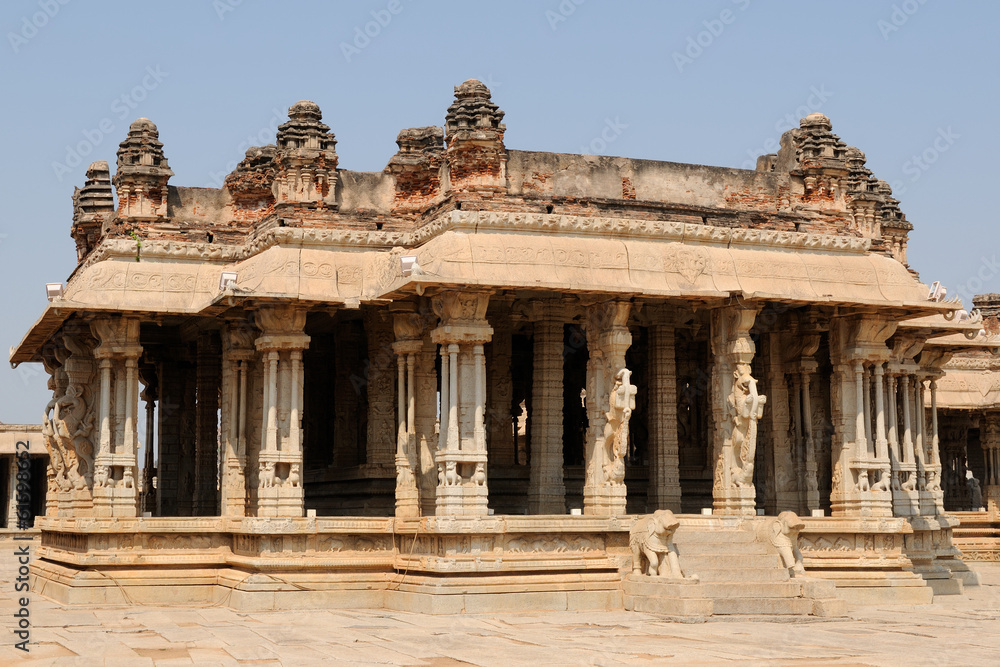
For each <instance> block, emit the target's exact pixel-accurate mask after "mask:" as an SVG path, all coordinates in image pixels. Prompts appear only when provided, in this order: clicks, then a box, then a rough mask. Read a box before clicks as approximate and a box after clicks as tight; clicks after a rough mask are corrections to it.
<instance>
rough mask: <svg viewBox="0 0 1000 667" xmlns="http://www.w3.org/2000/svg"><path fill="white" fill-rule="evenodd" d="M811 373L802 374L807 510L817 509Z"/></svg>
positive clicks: (816, 464) (817, 480)
mask: <svg viewBox="0 0 1000 667" xmlns="http://www.w3.org/2000/svg"><path fill="white" fill-rule="evenodd" d="M810 379H811V373H810V372H809V371H803V372H802V413H803V415H804V422H805V446H806V447H805V449H806V474H805V486H806V507H807V508H808V509H809V510H815V509H819V508H820V505H819V466H818V463H817V461H816V439H815V437H814V435H813V426H812V414H813V412H812V410H813V408H812V395H811V393H812V392H811V389H810V384H811V383H810Z"/></svg>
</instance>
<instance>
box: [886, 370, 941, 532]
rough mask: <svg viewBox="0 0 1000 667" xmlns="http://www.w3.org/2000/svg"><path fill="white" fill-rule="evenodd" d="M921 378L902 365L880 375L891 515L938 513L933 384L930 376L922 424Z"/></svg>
mask: <svg viewBox="0 0 1000 667" xmlns="http://www.w3.org/2000/svg"><path fill="white" fill-rule="evenodd" d="M925 381H926V380H925V378H923V377H921V376H919V375H918V374H917V373H915V372H913V371H911V370H909V369H906V368H905V367H899V368H894V369H893V370H892V372H890V373H888V374H886V375H885V378H884V382H885V385H886V400H885V408H886V411H887V412H888V414H889V424H888V443H889V447H888V450H889V459H890V466H891V476H890V489H891V492H892V501H893V513H894V514H895V515H896V516H915V515H929V516H933V515H936V514H942V513H943V512H944V494H943V492H942V490H941V455H940V450H939V447H940V441H939V437H938V420H937V383H936V381H935V380H934V379H930V387H929V388H930V399H931V400H930V403H931V410H930V412H931V415H930V417H931V418H930V424H928V420H927V409H926V407H925V406H926V402H927V387H926V386H925ZM897 415H898V416H897Z"/></svg>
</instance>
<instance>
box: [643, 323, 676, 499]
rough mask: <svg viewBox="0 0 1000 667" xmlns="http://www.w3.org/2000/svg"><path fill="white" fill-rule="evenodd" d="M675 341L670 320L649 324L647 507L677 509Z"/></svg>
mask: <svg viewBox="0 0 1000 667" xmlns="http://www.w3.org/2000/svg"><path fill="white" fill-rule="evenodd" d="M675 343H676V336H675V330H674V326H673V324H654V325H653V326H651V327H650V328H649V352H650V359H649V366H650V382H649V390H650V396H649V406H650V410H649V448H650V471H649V501H648V505H649V507H648V510H649V511H654V510H658V509H668V510H671V511H673V512H680V511H681V480H680V445H679V443H678V439H677V359H676V347H675Z"/></svg>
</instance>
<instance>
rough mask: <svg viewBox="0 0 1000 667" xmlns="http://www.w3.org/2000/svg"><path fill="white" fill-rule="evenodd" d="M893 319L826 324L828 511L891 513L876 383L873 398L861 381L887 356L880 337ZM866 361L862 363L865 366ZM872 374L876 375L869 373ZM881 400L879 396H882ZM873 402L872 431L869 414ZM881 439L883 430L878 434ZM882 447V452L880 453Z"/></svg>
mask: <svg viewBox="0 0 1000 667" xmlns="http://www.w3.org/2000/svg"><path fill="white" fill-rule="evenodd" d="M895 330H896V323H895V322H894V321H892V320H891V319H889V318H885V317H880V316H877V315H854V316H849V317H843V318H837V319H835V320H834V322H833V323H832V324H831V328H830V356H831V361H832V362H833V384H832V386H831V392H832V393H831V414H832V417H833V425H834V436H833V451H832V458H833V460H832V464H833V480H832V481H833V484H832V490H831V494H830V496H831V497H830V500H831V509H832V513H833V515H834V516H891V515H892V494H891V472H890V463H889V459H888V451H887V447H886V445H885V444H883V445H881V446H880V444H879V433H878V414H879V413H882V415H883V422H882V424H883V432H884V406H883V407H879V406H878V405H877V404H878V402H879V389H878V387H877V386H876V392H875V393H876V396H875V403H876V405H873V404H872V402H871V400H872V397H871V390H870V387H869V384H868V383H867V382H866V380H865V377H866V372H869V371H868V370H867V368H876V367H880V366H881V364H883V363H884V362H885V361H886V360H887V359H888V357H889V349H888V348H887V347H886V344H885V341H886V340H887V339H888V338H889V337H890V336H891V335H892V334H893V333H894V332H895ZM866 367H867V368H866ZM872 376H874V377H876V378H877V379H878V378H879V377H880V376H878V375H876V374H875V373H872ZM883 400H884V399H883ZM873 408H875V410H874V412H875V414H876V416H875V422H876V423H875V432H874V433H872V429H871V421H872V419H871V414H872V411H873V410H872V409H873ZM882 440H883V441H884V440H885V438H884V435H883V436H882ZM883 452H884V454H885V456H884V457H882V456H880V454H882V453H883Z"/></svg>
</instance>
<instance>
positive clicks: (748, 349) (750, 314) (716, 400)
mask: <svg viewBox="0 0 1000 667" xmlns="http://www.w3.org/2000/svg"><path fill="white" fill-rule="evenodd" d="M757 312H758V310H756V309H751V308H739V307H727V308H721V309H718V310H715V311H713V312H712V353H713V354H714V355H715V364H714V365H713V367H712V416H713V421H714V424H715V429H714V430H715V438H714V444H715V447H714V450H715V475H714V482H713V486H712V493H713V496H714V509H715V512H716V513H718V514H734V515H754V514H756V489H755V488H754V483H753V468H754V462H755V459H756V450H757V422H758V420H759V419H760V418H761V416H762V415H763V412H764V404H765V402H766V400H767V398H766V397H765V396H761V395H759V394H758V392H757V381H756V379H754V378H753V377H752V376H751V374H750V364H751V362H752V361H753V357H754V354H755V352H756V347H755V345H754V342H753V339H752V338H751V337H750V329H751V327H752V326H753V323H754V320H755V319H756V316H757Z"/></svg>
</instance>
